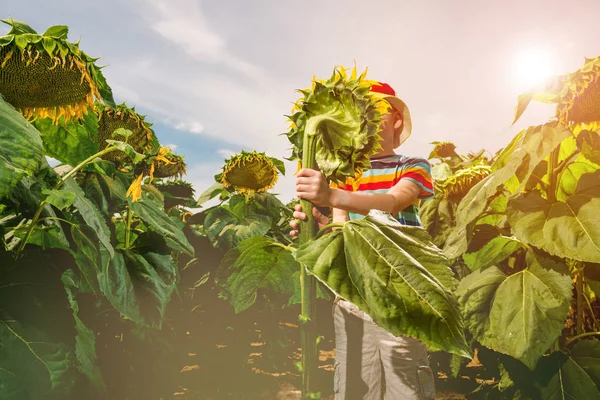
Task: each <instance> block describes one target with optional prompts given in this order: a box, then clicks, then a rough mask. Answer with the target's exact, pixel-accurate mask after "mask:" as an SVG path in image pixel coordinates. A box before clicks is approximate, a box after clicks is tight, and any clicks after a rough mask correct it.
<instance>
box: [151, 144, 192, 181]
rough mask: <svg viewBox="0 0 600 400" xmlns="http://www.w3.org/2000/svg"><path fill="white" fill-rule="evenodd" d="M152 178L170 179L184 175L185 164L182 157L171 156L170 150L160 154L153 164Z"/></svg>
mask: <svg viewBox="0 0 600 400" xmlns="http://www.w3.org/2000/svg"><path fill="white" fill-rule="evenodd" d="M153 166H154V176H155V177H156V178H171V177H180V176H182V175H185V167H186V164H185V162H184V161H183V157H182V156H180V155H177V154H173V153H172V152H171V150H168V151H166V152H165V154H160V153H159V157H157V158H156V160H155V162H154V164H153Z"/></svg>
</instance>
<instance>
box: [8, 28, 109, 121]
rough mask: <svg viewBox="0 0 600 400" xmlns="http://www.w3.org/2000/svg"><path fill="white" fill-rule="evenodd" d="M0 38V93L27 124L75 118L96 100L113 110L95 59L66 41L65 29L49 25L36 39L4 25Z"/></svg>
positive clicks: (32, 33)
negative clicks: (45, 119) (42, 120)
mask: <svg viewBox="0 0 600 400" xmlns="http://www.w3.org/2000/svg"><path fill="white" fill-rule="evenodd" d="M2 22H4V23H6V24H8V25H10V26H11V30H10V32H8V34H6V35H5V36H0V94H2V96H3V97H4V99H5V100H6V101H7V102H8V103H10V104H12V105H13V107H15V108H16V109H18V110H19V111H20V112H21V113H22V114H23V115H24V116H25V117H26V118H27V119H29V120H35V119H36V118H46V117H48V118H51V119H52V121H53V122H55V123H56V122H57V121H58V120H59V118H61V117H64V118H65V119H71V118H77V119H80V118H81V117H82V116H83V115H84V114H86V113H87V112H88V108H89V107H91V106H93V104H94V101H95V100H100V99H102V100H103V101H104V102H105V103H106V104H108V105H114V101H113V98H112V92H111V90H110V87H109V86H108V85H107V84H106V80H105V79H104V76H103V75H102V73H101V72H100V68H99V67H98V66H96V64H95V61H96V60H95V59H92V58H90V57H89V56H88V55H86V54H85V53H84V52H82V51H81V50H80V49H79V44H78V43H70V42H67V34H68V28H67V27H66V26H62V25H60V26H52V27H50V28H48V30H46V32H45V33H43V34H41V35H40V34H38V33H37V32H36V31H35V30H33V29H32V28H31V27H30V26H29V25H27V24H25V23H22V22H19V21H14V20H12V19H10V20H2Z"/></svg>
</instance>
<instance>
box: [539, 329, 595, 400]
mask: <svg viewBox="0 0 600 400" xmlns="http://www.w3.org/2000/svg"><path fill="white" fill-rule="evenodd" d="M536 373H537V375H538V376H539V378H538V380H539V382H540V386H541V397H540V398H541V399H543V400H565V399H570V400H579V399H585V400H598V399H600V390H599V389H598V384H599V383H600V382H599V381H598V377H599V375H600V342H598V341H584V342H579V343H577V344H576V345H575V346H573V350H572V351H571V353H570V354H569V355H567V354H565V353H563V352H560V351H557V352H554V353H552V354H551V355H550V356H548V357H544V359H543V360H542V361H541V362H540V365H539V367H538V368H537V369H536Z"/></svg>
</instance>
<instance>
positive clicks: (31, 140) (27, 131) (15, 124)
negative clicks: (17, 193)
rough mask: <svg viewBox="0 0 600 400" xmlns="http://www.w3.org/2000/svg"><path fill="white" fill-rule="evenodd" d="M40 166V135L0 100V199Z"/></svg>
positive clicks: (8, 105)
mask: <svg viewBox="0 0 600 400" xmlns="http://www.w3.org/2000/svg"><path fill="white" fill-rule="evenodd" d="M43 163H44V164H45V160H44V157H43V150H42V140H41V138H40V133H39V132H38V131H37V130H36V129H35V128H34V127H33V126H31V125H30V124H29V123H27V121H26V120H25V118H23V117H22V116H21V114H19V113H18V112H17V111H15V109H14V108H13V107H12V106H11V105H10V104H8V103H7V102H5V101H4V100H3V99H2V98H1V97H0V200H2V199H3V198H4V197H6V196H7V195H8V193H9V192H10V190H11V189H12V188H14V187H15V185H16V184H17V183H18V182H19V181H20V180H21V179H22V178H24V177H26V176H31V175H33V174H34V173H35V172H37V170H38V169H39V168H40V167H41V166H42V164H43Z"/></svg>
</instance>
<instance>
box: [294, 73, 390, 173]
mask: <svg viewBox="0 0 600 400" xmlns="http://www.w3.org/2000/svg"><path fill="white" fill-rule="evenodd" d="M373 83H374V82H372V81H368V80H367V79H366V71H365V72H363V73H362V74H361V75H357V73H356V67H354V68H353V69H352V73H351V75H350V76H348V75H347V73H346V69H344V68H343V67H336V68H335V69H334V71H333V75H332V76H331V77H330V78H329V79H328V80H316V79H313V84H312V87H311V88H310V89H306V90H300V93H302V95H303V97H302V98H300V99H299V100H298V101H297V102H296V103H295V107H294V110H293V114H292V115H291V116H289V117H288V118H289V120H290V122H291V127H290V130H289V132H287V133H286V135H287V136H288V139H289V140H290V142H291V143H292V144H293V149H292V156H291V159H294V160H301V159H302V155H303V152H304V149H303V146H304V140H305V134H306V135H309V136H314V137H315V141H314V145H315V146H316V163H317V165H316V166H313V165H305V166H304V167H308V168H315V167H317V168H319V169H320V170H321V172H323V174H324V175H325V176H326V177H327V178H328V179H330V180H331V181H333V182H337V183H342V182H344V181H345V180H346V178H354V177H355V176H357V175H358V174H360V173H361V172H362V171H363V170H365V169H367V168H369V167H370V161H369V157H370V156H371V155H373V154H375V153H376V152H377V151H378V150H379V149H380V148H381V147H380V145H379V140H380V139H381V138H380V137H379V135H378V132H379V129H380V125H381V117H382V116H383V114H384V113H386V112H387V111H388V110H389V107H390V105H389V103H387V102H386V101H385V100H383V99H381V98H379V97H375V96H373V95H372V93H371V86H372V84H373ZM311 143H312V141H311Z"/></svg>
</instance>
